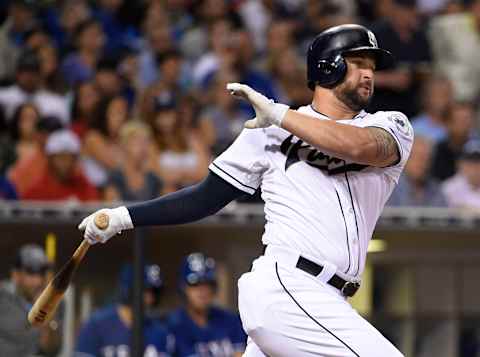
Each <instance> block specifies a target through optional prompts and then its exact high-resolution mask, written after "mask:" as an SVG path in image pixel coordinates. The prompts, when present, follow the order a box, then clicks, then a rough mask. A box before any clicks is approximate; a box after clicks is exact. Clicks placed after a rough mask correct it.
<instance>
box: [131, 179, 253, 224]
mask: <svg viewBox="0 0 480 357" xmlns="http://www.w3.org/2000/svg"><path fill="white" fill-rule="evenodd" d="M243 195H246V193H245V192H244V191H242V190H239V189H238V188H236V187H234V186H232V185H231V184H229V183H228V182H227V181H225V180H224V179H222V178H221V177H219V176H217V175H216V174H214V173H213V172H211V171H210V172H209V174H208V176H207V177H206V178H205V179H204V180H203V181H202V182H200V183H198V184H196V185H194V186H190V187H186V188H184V189H182V190H179V191H176V192H173V193H169V194H167V195H165V196H162V197H159V198H156V199H153V200H150V201H145V202H141V203H136V204H132V205H129V206H127V209H128V212H129V213H130V217H131V218H132V222H133V225H134V226H135V227H140V226H156V225H171V224H183V223H190V222H194V221H198V220H199V219H202V218H205V217H208V216H210V215H212V214H214V213H216V212H218V211H219V210H220V209H222V208H223V207H225V206H226V205H227V204H228V203H230V202H231V201H233V200H235V199H237V198H239V197H241V196H243Z"/></svg>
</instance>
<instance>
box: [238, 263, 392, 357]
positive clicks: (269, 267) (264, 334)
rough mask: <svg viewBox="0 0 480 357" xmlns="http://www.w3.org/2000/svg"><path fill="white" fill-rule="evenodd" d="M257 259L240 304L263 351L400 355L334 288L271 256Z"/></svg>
mask: <svg viewBox="0 0 480 357" xmlns="http://www.w3.org/2000/svg"><path fill="white" fill-rule="evenodd" d="M258 265H260V269H256V270H255V271H254V272H253V273H249V275H247V276H245V277H242V279H243V280H242V279H241V281H239V290H240V291H239V308H240V312H241V315H242V321H243V323H244V327H245V329H246V332H247V333H248V334H249V336H250V337H251V338H252V339H253V340H254V342H255V344H256V345H257V346H258V347H259V348H260V350H261V351H263V353H265V354H267V355H269V356H324V357H328V356H331V357H343V356H346V357H347V356H348V357H350V356H368V357H377V356H378V357H380V356H382V357H384V356H390V357H399V356H402V354H401V353H400V352H399V351H398V350H397V349H396V348H395V347H394V346H393V345H392V344H391V343H390V342H389V341H388V340H386V339H385V338H384V337H383V336H382V335H381V334H380V333H379V332H378V331H377V330H376V329H375V328H374V327H373V326H371V325H370V324H369V323H368V322H367V321H366V320H365V319H363V318H362V317H361V316H360V315H358V313H357V312H356V311H355V310H354V309H352V308H351V306H350V304H349V303H348V302H346V301H345V300H344V299H343V298H342V297H341V296H339V294H338V293H337V292H336V291H335V290H334V289H331V288H330V287H328V286H324V285H322V284H320V285H319V283H318V282H317V281H313V280H312V279H310V278H308V277H306V276H305V275H302V274H303V273H301V274H298V272H297V271H290V270H285V269H282V268H281V267H276V266H275V264H274V262H273V263H272V262H271V261H270V262H269V261H268V260H263V261H262V262H261V264H258ZM242 290H243V291H242Z"/></svg>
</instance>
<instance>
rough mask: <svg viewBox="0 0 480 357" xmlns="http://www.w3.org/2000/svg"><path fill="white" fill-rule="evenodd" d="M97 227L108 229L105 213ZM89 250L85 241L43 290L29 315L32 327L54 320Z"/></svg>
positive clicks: (96, 222)
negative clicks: (59, 305)
mask: <svg viewBox="0 0 480 357" xmlns="http://www.w3.org/2000/svg"><path fill="white" fill-rule="evenodd" d="M95 225H96V226H97V227H98V228H99V229H102V230H103V229H106V228H107V227H108V216H107V215H106V214H105V213H99V214H97V215H96V216H95ZM88 248H90V244H89V243H88V242H87V241H86V240H85V239H84V240H83V241H82V243H80V245H79V246H78V248H77V249H76V250H75V252H74V253H73V255H72V257H71V258H70V259H69V260H68V262H66V263H65V264H64V265H63V266H62V268H61V269H60V271H59V272H58V273H57V274H55V276H54V277H53V279H52V280H51V281H50V282H49V283H48V285H47V286H46V287H45V289H43V291H42V293H41V294H40V296H39V297H38V298H37V300H36V301H35V304H33V306H32V308H31V309H30V312H29V313H28V322H29V323H30V324H31V325H32V326H40V325H43V324H45V323H47V322H48V321H50V320H51V319H52V317H53V315H54V314H55V311H56V310H57V307H58V304H59V303H60V301H61V300H62V298H63V295H64V294H65V291H66V290H67V288H68V285H69V284H70V282H71V281H72V278H73V275H74V273H75V271H76V270H77V268H78V266H79V265H80V262H81V261H82V259H83V257H84V256H85V254H86V253H87V251H88Z"/></svg>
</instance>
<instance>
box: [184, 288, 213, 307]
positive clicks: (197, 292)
mask: <svg viewBox="0 0 480 357" xmlns="http://www.w3.org/2000/svg"><path fill="white" fill-rule="evenodd" d="M185 295H186V297H187V303H188V305H189V306H190V307H191V308H192V309H193V310H196V311H205V310H206V309H208V307H209V306H210V305H211V304H212V303H213V299H214V297H215V290H214V288H213V286H212V285H211V284H208V283H203V284H198V285H192V286H187V287H186V288H185Z"/></svg>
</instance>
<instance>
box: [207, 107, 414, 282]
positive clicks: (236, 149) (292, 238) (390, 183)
mask: <svg viewBox="0 0 480 357" xmlns="http://www.w3.org/2000/svg"><path fill="white" fill-rule="evenodd" d="M298 111H299V112H300V113H303V114H307V115H310V116H313V117H316V118H318V119H319V120H330V119H329V118H328V117H326V116H324V115H322V114H320V113H318V112H315V111H314V110H313V108H312V107H311V106H305V107H301V108H300V109H299V110H298ZM337 122H338V123H341V124H344V125H354V126H357V127H379V128H382V129H384V130H386V131H387V132H388V133H390V135H392V137H393V138H394V140H395V142H396V144H397V146H398V150H399V153H400V160H399V162H398V163H396V164H394V165H392V166H389V167H385V168H379V167H373V166H368V165H363V164H358V163H355V162H349V161H346V160H343V159H340V158H337V157H335V156H334V155H331V154H330V153H328V152H326V151H324V150H319V149H317V148H315V147H312V146H311V145H310V144H308V143H307V142H304V141H303V140H301V139H299V138H297V137H295V136H294V135H292V134H291V133H289V132H288V131H286V130H284V129H282V128H279V127H274V126H270V127H268V128H261V129H244V130H243V131H242V133H241V134H240V135H239V136H238V137H237V139H236V140H235V142H234V143H233V144H232V145H231V146H230V147H229V148H228V149H227V150H226V151H225V152H224V153H222V154H221V155H220V156H219V157H217V158H216V159H215V160H214V161H213V162H212V163H211V165H210V170H211V171H213V172H214V173H216V174H217V175H219V176H220V177H222V178H223V179H225V180H226V181H227V182H229V183H230V184H232V185H234V186H235V187H237V188H239V189H240V190H243V191H245V192H247V193H250V194H253V193H254V192H255V191H256V190H257V189H258V188H259V187H261V195H262V198H263V200H264V201H265V208H264V210H265V216H266V222H267V223H266V225H265V232H264V234H263V237H262V241H263V243H264V244H274V245H279V246H282V247H285V248H289V249H291V250H294V251H296V252H298V253H300V254H301V255H303V256H304V257H306V258H309V259H311V260H313V261H316V262H318V263H320V264H321V263H322V262H325V261H328V262H329V263H331V264H334V265H335V266H336V267H337V273H338V274H339V275H340V276H343V277H344V278H345V279H351V280H359V277H360V275H361V273H362V271H363V269H364V266H365V258H366V254H367V248H368V243H369V241H370V239H371V237H372V234H373V230H374V228H375V225H376V222H377V220H378V218H379V217H380V214H381V212H382V210H383V207H384V205H385V203H386V202H387V200H388V198H389V196H390V194H391V193H392V191H393V189H394V187H395V185H396V183H397V182H398V179H399V177H400V174H401V172H402V170H403V168H404V166H405V163H406V162H407V160H408V157H409V155H410V150H411V147H412V142H413V130H412V127H411V125H410V123H409V121H408V119H407V117H406V116H405V115H403V114H402V113H400V112H388V111H387V112H376V113H374V114H370V113H367V112H365V111H362V112H360V113H359V114H358V115H357V116H355V117H354V118H353V119H350V120H339V121H337Z"/></svg>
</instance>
